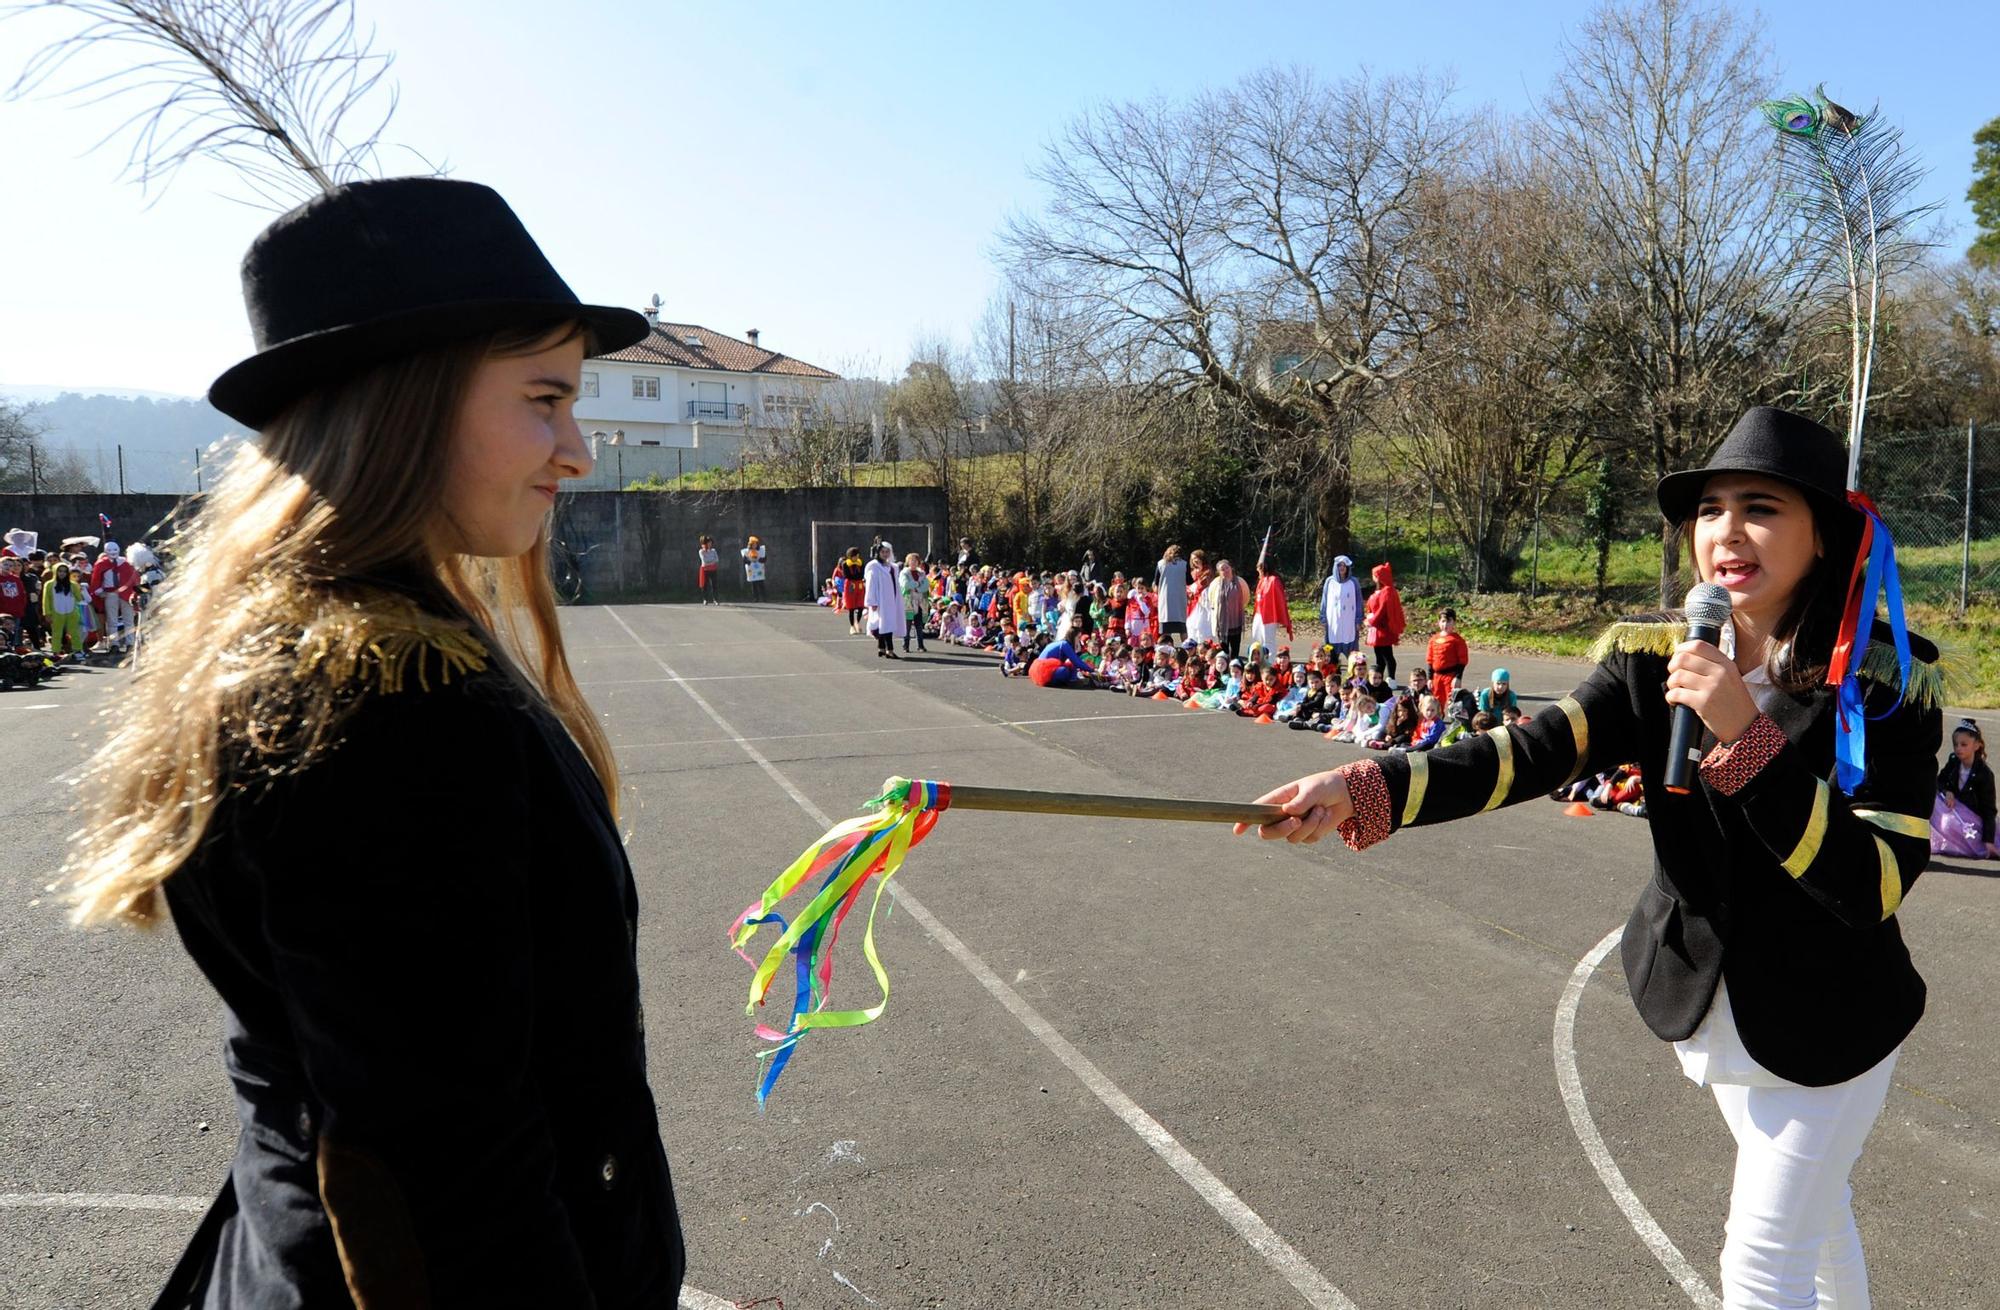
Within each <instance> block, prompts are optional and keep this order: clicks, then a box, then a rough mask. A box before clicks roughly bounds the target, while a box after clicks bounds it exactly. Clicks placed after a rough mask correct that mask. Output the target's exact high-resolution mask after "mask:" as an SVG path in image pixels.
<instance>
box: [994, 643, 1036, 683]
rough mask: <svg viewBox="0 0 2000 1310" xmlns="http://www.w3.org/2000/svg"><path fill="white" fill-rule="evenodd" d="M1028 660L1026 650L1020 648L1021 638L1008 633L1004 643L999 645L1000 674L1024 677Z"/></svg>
mask: <svg viewBox="0 0 2000 1310" xmlns="http://www.w3.org/2000/svg"><path fill="white" fill-rule="evenodd" d="M1030 662H1031V661H1030V660H1029V659H1028V654H1027V652H1026V651H1024V650H1023V649H1022V648H1021V639H1020V638H1019V637H1017V636H1015V635H1014V634H1013V633H1011V632H1010V633H1008V634H1007V637H1006V641H1005V643H1004V644H1003V645H1002V646H1001V647H1000V676H1001V677H1003V678H1025V677H1027V676H1028V665H1029V663H1030Z"/></svg>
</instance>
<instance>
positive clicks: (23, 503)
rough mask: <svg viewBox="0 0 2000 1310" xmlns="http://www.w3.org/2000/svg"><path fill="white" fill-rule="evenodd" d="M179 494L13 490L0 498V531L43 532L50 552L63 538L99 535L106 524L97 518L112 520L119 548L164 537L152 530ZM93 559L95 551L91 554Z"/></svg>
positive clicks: (171, 507)
mask: <svg viewBox="0 0 2000 1310" xmlns="http://www.w3.org/2000/svg"><path fill="white" fill-rule="evenodd" d="M180 501H181V498H180V497H179V496H140V495H129V496H119V495H101V494H99V493H97V492H86V493H81V494H77V495H66V494H65V495H55V494H44V495H28V494H26V493H21V492H12V493H8V494H5V495H0V530H4V529H7V528H25V529H26V530H28V531H29V532H36V533H40V534H41V541H40V545H41V548H42V549H43V550H49V549H51V548H53V547H54V546H55V545H56V543H57V542H59V541H61V540H62V539H63V538H64V537H102V536H103V535H104V525H103V524H101V523H99V522H98V521H97V516H98V515H99V514H104V515H107V516H108V517H109V518H110V519H111V539H112V540H113V541H116V542H119V543H120V544H123V545H129V544H130V543H132V542H134V541H148V542H150V541H157V540H159V539H160V538H161V537H163V536H166V535H167V533H166V532H165V531H164V530H162V531H159V532H155V531H154V530H153V529H154V527H155V526H156V525H157V524H159V523H160V522H161V521H162V520H164V519H165V518H166V517H167V515H169V514H171V513H173V511H174V506H176V505H178V504H180ZM92 558H93V559H95V558H96V555H95V553H93V554H92Z"/></svg>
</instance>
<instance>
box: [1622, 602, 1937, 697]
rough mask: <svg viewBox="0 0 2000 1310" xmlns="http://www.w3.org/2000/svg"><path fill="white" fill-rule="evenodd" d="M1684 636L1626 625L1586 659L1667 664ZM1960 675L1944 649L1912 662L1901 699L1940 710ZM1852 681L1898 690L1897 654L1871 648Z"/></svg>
mask: <svg viewBox="0 0 2000 1310" xmlns="http://www.w3.org/2000/svg"><path fill="white" fill-rule="evenodd" d="M1686 633H1687V626H1686V625H1685V624H1684V623H1682V622H1680V621H1679V620H1677V619H1669V618H1664V617H1663V618H1659V619H1624V620H1621V621H1619V622H1617V623H1614V624H1612V625H1611V626H1610V627H1608V628H1606V629H1605V630H1604V633H1603V635H1602V636H1600V637H1598V639H1597V642H1596V644H1595V645H1593V646H1592V647H1591V648H1590V658H1591V659H1592V660H1594V661H1598V662H1602V661H1603V660H1604V659H1605V658H1606V657H1607V656H1609V655H1611V654H1612V653H1613V652H1614V651H1615V652H1621V653H1623V654H1627V655H1658V656H1659V657H1660V658H1662V659H1665V658H1666V657H1667V656H1669V655H1672V654H1673V653H1674V647H1676V646H1678V645H1680V644H1681V642H1683V641H1685V640H1686V639H1687V637H1686ZM1964 672H1965V670H1964V662H1963V660H1961V659H1960V658H1958V656H1957V655H1956V653H1955V652H1953V651H1951V650H1950V649H1948V648H1945V647H1944V646H1942V645H1940V646H1939V655H1938V658H1937V659H1936V660H1923V659H1918V658H1916V657H1915V656H1912V657H1911V658H1910V686H1909V689H1908V692H1907V694H1906V696H1905V699H1906V700H1908V701H1909V702H1910V703H1911V704H1913V705H1915V706H1916V707H1917V708H1918V709H1924V710H1928V709H1934V708H1936V707H1938V706H1940V705H1943V704H1944V703H1945V699H1946V697H1947V696H1949V695H1950V694H1951V691H1952V689H1953V688H1955V687H1959V686H1963V685H1964ZM1855 676H1857V677H1861V678H1866V679H1868V680H1869V681H1870V682H1879V683H1881V684H1882V685H1883V686H1885V687H1894V686H1897V685H1898V684H1899V683H1900V682H1901V680H1902V679H1901V675H1900V672H1899V670H1898V669H1897V667H1896V648H1895V647H1894V646H1891V645H1889V644H1887V643H1885V642H1881V641H1871V642H1869V643H1868V649H1867V650H1866V651H1865V652H1864V653H1863V654H1862V657H1861V667H1860V668H1858V669H1856V670H1855Z"/></svg>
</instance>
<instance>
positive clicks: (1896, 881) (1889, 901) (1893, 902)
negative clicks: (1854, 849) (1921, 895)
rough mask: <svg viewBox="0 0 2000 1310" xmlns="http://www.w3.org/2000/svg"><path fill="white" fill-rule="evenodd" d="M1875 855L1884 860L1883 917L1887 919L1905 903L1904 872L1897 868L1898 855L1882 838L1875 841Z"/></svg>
mask: <svg viewBox="0 0 2000 1310" xmlns="http://www.w3.org/2000/svg"><path fill="white" fill-rule="evenodd" d="M1875 853H1876V855H1878V856H1880V857H1881V860H1882V917H1883V918H1884V919H1886V918H1888V917H1889V916H1890V915H1892V914H1894V913H1895V912H1896V907H1897V906H1899V905H1901V904H1902V903H1903V871H1902V870H1901V869H1899V868H1897V867H1896V853H1895V852H1894V851H1892V850H1890V849H1889V843H1888V842H1885V841H1883V840H1882V839H1881V838H1880V837H1877V838H1876V839H1875Z"/></svg>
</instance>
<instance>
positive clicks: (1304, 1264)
mask: <svg viewBox="0 0 2000 1310" xmlns="http://www.w3.org/2000/svg"><path fill="white" fill-rule="evenodd" d="M605 613H607V614H609V615H610V616H611V617H612V619H613V620H614V621H615V622H616V623H617V624H618V626H619V627H621V628H624V629H625V631H626V632H628V633H631V636H632V640H634V641H638V640H639V634H638V633H636V632H633V631H632V627H631V625H630V624H628V623H626V622H625V619H624V617H623V616H622V615H620V614H619V613H618V611H617V610H615V609H611V608H609V607H607V608H606V610H605ZM642 644H643V643H642ZM647 654H648V655H651V656H652V659H653V661H654V663H656V664H658V665H659V666H660V668H661V669H663V670H665V672H666V674H667V678H668V680H669V681H671V682H676V683H679V684H680V685H681V690H682V691H685V692H686V693H687V694H688V696H689V697H690V698H692V699H693V701H694V703H695V704H696V705H698V706H700V707H701V709H702V711H703V712H704V713H706V714H707V715H708V717H709V718H711V719H713V720H714V721H715V726H716V727H718V728H720V729H722V730H723V731H724V732H726V733H728V734H729V737H730V740H732V741H734V742H735V743H736V745H737V746H738V747H739V748H740V749H741V750H742V751H743V752H744V753H745V754H746V755H748V756H749V757H750V758H751V759H752V760H753V761H755V762H756V764H757V766H758V767H759V768H761V769H763V770H764V772H765V773H766V774H768V775H769V776H770V778H771V781H773V782H775V783H777V784H778V785H779V786H780V787H782V788H784V790H785V793H786V795H788V796H790V797H791V798H792V800H793V801H794V802H796V803H797V805H798V807H799V808H800V809H802V810H804V811H805V812H806V814H807V815H808V816H809V817H811V818H812V819H813V821H814V822H816V823H818V824H819V825H820V827H822V828H831V827H832V826H833V819H832V818H830V817H829V816H828V815H827V814H826V812H825V811H824V810H821V809H820V808H819V806H817V805H815V804H813V803H812V801H811V800H810V799H808V798H807V796H806V794H805V793H804V792H802V791H800V790H799V789H798V788H797V787H796V786H794V785H793V784H792V780H791V779H790V778H788V777H786V776H785V775H784V774H783V773H781V772H780V771H779V770H778V766H777V765H775V764H773V763H771V761H769V760H767V759H765V758H764V755H763V752H761V751H759V750H758V749H757V748H756V747H755V746H753V745H751V744H750V742H749V741H748V740H747V739H746V738H745V737H744V736H743V735H742V734H741V733H739V732H737V731H736V729H735V728H733V727H731V726H730V723H729V720H727V719H725V718H723V717H722V715H720V714H718V713H717V712H716V710H715V707H714V706H713V705H710V704H709V703H708V701H707V699H706V698H704V697H703V696H702V694H701V693H700V692H698V691H696V690H695V689H694V688H693V687H691V686H689V685H687V684H688V683H689V682H690V681H692V679H685V678H682V677H681V676H680V675H679V674H676V673H675V672H674V670H673V667H672V666H671V665H669V664H668V663H667V662H666V661H665V660H663V659H661V658H660V657H659V655H657V654H655V653H654V652H652V651H650V650H649V651H648V652H647ZM896 904H897V905H899V906H901V907H903V908H906V909H908V910H909V912H910V915H911V917H912V918H914V919H915V920H916V921H917V922H918V923H919V924H920V925H922V927H923V929H924V931H926V932H928V933H930V934H931V936H932V937H934V938H935V939H936V940H937V941H938V942H939V943H940V944H941V945H942V946H943V947H944V948H945V950H947V951H949V952H950V953H951V956H952V958H953V959H955V960H957V961H958V962H959V963H960V964H961V965H963V966H965V969H966V972H968V973H970V974H971V975H972V976H973V977H974V978H976V979H978V980H979V985H980V986H981V987H984V988H985V989H986V990H987V991H988V992H989V993H991V994H992V996H993V997H994V999H995V1000H997V1001H999V1002H1000V1004H1002V1005H1004V1006H1006V1007H1007V1010H1008V1012H1009V1013H1010V1014H1012V1015H1013V1016H1014V1017H1015V1018H1016V1019H1019V1020H1020V1021H1021V1023H1022V1025H1023V1026H1024V1027H1026V1028H1027V1030H1028V1031H1029V1032H1031V1033H1033V1034H1034V1035H1035V1039H1036V1040H1037V1041H1039V1042H1041V1044H1042V1045H1043V1046H1045V1047H1047V1048H1048V1050H1049V1052H1050V1054H1052V1055H1054V1056H1055V1057H1056V1059H1058V1060H1060V1061H1062V1063H1063V1066H1064V1067H1065V1068H1067V1069H1068V1070H1069V1071H1070V1072H1071V1073H1073V1074H1075V1075H1076V1077H1077V1079H1078V1081H1080V1082H1082V1083H1083V1085H1084V1086H1085V1087H1087V1088H1089V1089H1090V1091H1091V1094H1092V1095H1094V1096H1095V1097H1097V1099H1098V1100H1099V1101H1102V1102H1103V1103H1104V1106H1105V1108H1106V1109H1108V1110H1110V1111H1111V1112H1112V1113H1113V1114H1115V1115H1117V1116H1118V1117H1119V1118H1120V1119H1121V1120H1123V1121H1124V1123H1125V1126H1126V1127H1128V1128H1130V1129H1131V1130H1132V1131H1133V1132H1135V1133H1137V1134H1138V1135H1139V1139H1140V1140H1141V1141H1143V1142H1145V1143H1146V1145H1147V1146H1149V1147H1151V1148H1152V1149H1153V1153H1154V1154H1155V1155H1158V1156H1159V1157H1160V1158H1161V1159H1162V1160H1164V1161H1165V1162H1166V1163H1167V1166H1168V1167H1169V1168H1170V1169H1172V1170H1173V1171H1174V1172H1175V1173H1177V1174H1179V1175H1180V1177H1181V1181H1182V1182H1185V1183H1186V1184H1187V1185H1188V1186H1189V1187H1190V1188H1192V1189H1194V1192H1195V1195H1197V1196H1199V1197H1200V1198H1201V1199H1202V1200H1203V1201H1205V1202H1207V1203H1208V1206H1209V1208H1210V1209H1212V1210H1214V1211H1215V1212H1216V1213H1217V1214H1219V1215H1221V1216H1222V1218H1223V1219H1224V1220H1226V1221H1227V1222H1228V1224H1229V1226H1230V1227H1231V1228H1234V1229H1235V1230H1236V1232H1237V1235H1238V1236H1240V1237H1242V1239H1243V1240H1244V1241H1245V1242H1247V1243H1248V1244H1249V1246H1250V1249H1251V1250H1253V1251H1255V1252H1257V1254H1259V1255H1261V1256H1263V1257H1264V1258H1265V1259H1266V1260H1267V1261H1269V1262H1270V1263H1271V1265H1272V1267H1274V1268H1275V1269H1276V1270H1277V1271H1278V1272H1279V1273H1280V1274H1282V1275H1283V1276H1284V1279H1285V1281H1286V1282H1288V1283H1290V1284H1291V1285H1292V1286H1293V1287H1294V1288H1296V1289H1297V1290H1298V1293H1299V1295H1300V1296H1302V1297H1304V1298H1305V1301H1306V1304H1308V1305H1310V1306H1312V1307H1314V1310H1355V1305H1354V1302H1352V1301H1350V1300H1348V1299H1347V1297H1346V1296H1345V1295H1343V1294H1342V1293H1341V1290H1340V1289H1339V1288H1337V1287H1335V1286H1334V1285H1333V1284H1332V1283H1330V1282H1328V1281H1327V1279H1326V1276H1325V1275H1324V1274H1322V1273H1320V1271H1319V1270H1318V1269H1315V1268H1314V1267H1313V1266H1312V1264H1311V1263H1310V1262H1309V1261H1307V1260H1306V1258H1305V1257H1304V1256H1302V1255H1300V1254H1299V1253H1298V1252H1297V1251H1296V1250H1294V1249H1293V1247H1292V1244H1291V1243H1289V1242H1287V1241H1286V1240H1285V1239H1284V1238H1283V1237H1280V1236H1279V1235H1278V1233H1277V1230H1276V1229H1274V1228H1272V1227H1271V1226H1270V1225H1269V1224H1267V1223H1265V1222H1264V1219H1263V1217H1262V1216H1260V1215H1259V1214H1258V1213H1257V1212H1256V1211H1255V1210H1252V1209H1251V1208H1250V1207H1249V1206H1248V1205H1246V1204H1244V1202H1243V1200H1242V1198H1241V1197H1239V1196H1237V1195H1236V1193H1235V1192H1234V1191H1232V1190H1230V1188H1229V1186H1228V1184H1226V1183H1224V1182H1223V1181H1222V1180H1221V1179H1220V1178H1217V1177H1216V1176H1215V1174H1214V1173H1213V1172H1212V1171H1211V1170H1210V1169H1209V1167H1208V1166H1207V1165H1205V1164H1203V1163H1202V1162H1201V1161H1200V1160H1198V1159H1196V1158H1195V1155H1194V1153H1193V1152H1191V1151H1189V1150H1188V1149H1187V1148H1186V1147H1184V1146H1182V1145H1181V1144H1180V1142H1179V1141H1178V1140H1176V1139H1175V1137H1174V1135H1173V1134H1172V1133H1170V1132H1168V1131H1167V1130H1166V1128H1165V1127H1163V1126H1162V1125H1161V1124H1160V1122H1159V1120H1157V1119H1155V1118H1153V1116H1152V1115H1150V1114H1147V1113H1146V1112H1145V1111H1144V1110H1142V1109H1140V1108H1139V1105H1138V1103H1137V1102H1135V1101H1133V1100H1132V1098H1131V1097H1129V1096H1127V1095H1126V1094H1125V1093H1124V1092H1122V1091H1120V1090H1119V1088H1118V1085H1117V1084H1116V1083H1114V1082H1112V1081H1111V1079H1110V1078H1108V1077H1107V1076H1105V1074H1104V1072H1103V1070H1101V1069H1099V1068H1098V1067H1097V1066H1096V1065H1095V1064H1093V1063H1091V1061H1090V1059H1089V1057H1087V1056H1086V1055H1084V1053H1083V1052H1082V1051H1079V1050H1077V1049H1076V1047H1075V1046H1073V1045H1071V1044H1070V1042H1069V1040H1068V1039H1067V1038H1065V1037H1064V1036H1063V1035H1062V1034H1061V1033H1059V1032H1057V1031H1056V1030H1055V1029H1054V1027H1052V1026H1051V1025H1050V1024H1049V1021H1048V1020H1046V1019H1044V1018H1043V1017H1042V1016H1041V1014H1040V1013H1039V1012H1037V1011H1036V1009H1035V1007H1034V1006H1032V1005H1029V1004H1028V1002H1027V1001H1025V1000H1024V999H1022V997H1021V994H1020V993H1019V992H1017V991H1015V990H1014V989H1013V988H1012V987H1009V986H1008V985H1007V984H1006V983H1004V982H1002V981H1000V976H999V975H998V974H996V973H994V972H993V970H992V969H991V968H989V967H988V966H987V964H986V961H984V960H982V959H980V958H979V956H978V955H976V954H974V953H973V951H972V949H971V948H970V947H968V946H967V945H966V944H965V943H964V942H962V941H960V940H959V939H958V937H957V935H956V934H954V933H953V932H952V931H951V930H950V929H949V928H947V927H945V926H944V924H943V923H941V922H939V921H938V919H937V916H935V915H933V914H932V913H931V912H930V911H929V910H927V909H925V908H924V905H923V902H921V901H919V900H918V899H917V898H916V897H915V896H912V895H911V894H910V893H909V892H908V891H907V890H905V891H903V892H901V893H899V894H898V895H897V897H896Z"/></svg>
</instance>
